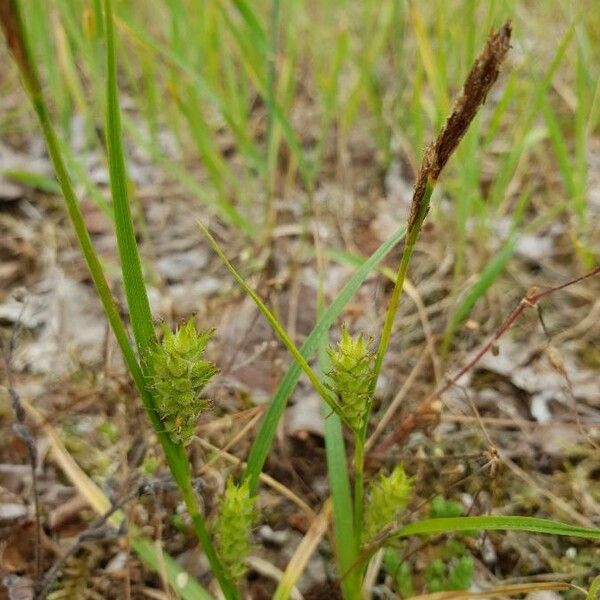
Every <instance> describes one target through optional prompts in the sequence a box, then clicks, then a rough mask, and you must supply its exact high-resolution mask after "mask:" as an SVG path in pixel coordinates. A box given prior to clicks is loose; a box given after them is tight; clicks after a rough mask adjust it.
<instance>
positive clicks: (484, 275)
mask: <svg viewBox="0 0 600 600" xmlns="http://www.w3.org/2000/svg"><path fill="white" fill-rule="evenodd" d="M517 240H518V236H517V234H515V233H513V234H511V235H510V236H509V238H508V239H507V240H506V242H504V245H503V246H502V247H501V248H500V250H499V251H498V252H497V253H496V254H495V255H494V256H493V258H492V260H490V262H488V264H487V265H486V266H485V268H484V269H483V271H482V272H481V276H480V277H479V278H478V279H477V281H476V282H475V283H474V284H473V285H472V286H471V288H470V289H469V291H468V292H467V293H466V294H465V296H464V298H463V299H462V300H461V301H460V303H459V305H458V306H457V307H456V309H455V311H454V312H453V314H452V316H451V317H450V320H449V321H448V325H447V326H446V331H445V332H444V342H443V354H446V352H447V351H448V349H449V347H450V343H451V342H452V338H453V337H454V334H455V333H456V330H457V329H458V328H459V327H460V325H461V324H462V323H463V321H464V320H465V319H466V318H467V317H468V316H469V315H470V314H471V311H472V310H473V307H474V306H475V303H476V302H477V300H479V298H481V296H483V295H484V294H485V293H486V292H487V290H488V289H489V288H490V286H491V285H492V284H493V283H494V281H496V279H498V276H499V275H500V273H502V271H503V270H504V267H505V266H506V263H507V262H508V261H509V260H510V258H511V256H512V255H513V252H514V250H515V246H516V243H517Z"/></svg>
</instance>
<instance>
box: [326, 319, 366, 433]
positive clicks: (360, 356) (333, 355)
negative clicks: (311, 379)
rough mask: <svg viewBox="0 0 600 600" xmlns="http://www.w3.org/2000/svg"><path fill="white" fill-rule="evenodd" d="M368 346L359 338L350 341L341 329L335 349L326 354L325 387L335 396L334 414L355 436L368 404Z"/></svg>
mask: <svg viewBox="0 0 600 600" xmlns="http://www.w3.org/2000/svg"><path fill="white" fill-rule="evenodd" d="M371 342H372V340H371V339H370V338H364V337H363V336H362V334H361V335H359V336H358V337H357V338H353V337H352V336H351V335H350V334H349V333H348V330H347V329H346V328H345V327H344V328H343V329H342V339H341V340H340V341H339V342H338V345H337V348H335V347H333V346H331V347H330V348H329V350H328V351H327V352H328V354H329V359H330V360H331V371H329V373H328V374H327V376H328V377H329V379H330V383H328V384H326V385H327V387H328V388H329V389H330V390H331V391H332V392H333V393H334V395H335V400H334V402H335V405H336V406H335V410H336V412H337V413H338V415H339V416H340V417H341V418H342V419H343V420H344V421H345V422H346V423H347V425H348V426H349V427H350V428H351V429H352V431H354V432H355V433H358V432H359V431H361V430H362V429H363V427H364V425H365V419H366V417H367V414H368V409H369V405H370V401H371V394H370V390H371V383H372V381H373V353H372V352H371Z"/></svg>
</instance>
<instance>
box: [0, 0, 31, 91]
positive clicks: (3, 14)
mask: <svg viewBox="0 0 600 600" xmlns="http://www.w3.org/2000/svg"><path fill="white" fill-rule="evenodd" d="M0 29H2V31H3V32H4V37H5V38H6V45H7V47H8V49H9V50H10V51H11V52H12V55H13V56H14V59H15V62H16V63H17V66H18V67H19V70H20V71H21V75H22V77H23V79H24V81H25V83H26V84H27V86H28V88H29V90H30V91H31V92H32V93H34V94H35V93H37V92H38V91H39V87H40V86H39V82H38V79H37V76H36V74H35V72H34V70H33V69H32V66H31V62H30V59H29V53H28V48H27V46H26V45H25V41H24V37H23V23H22V21H21V14H20V13H19V7H18V5H17V2H16V0H0Z"/></svg>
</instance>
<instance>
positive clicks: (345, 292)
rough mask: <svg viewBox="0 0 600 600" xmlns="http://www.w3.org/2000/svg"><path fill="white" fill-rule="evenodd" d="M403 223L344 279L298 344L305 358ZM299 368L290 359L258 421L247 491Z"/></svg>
mask: <svg viewBox="0 0 600 600" xmlns="http://www.w3.org/2000/svg"><path fill="white" fill-rule="evenodd" d="M405 231H406V228H405V227H401V228H400V229H398V230H397V231H396V232H395V233H394V234H392V235H391V236H390V237H389V239H387V240H386V241H385V242H384V243H383V244H382V245H381V246H380V247H379V248H378V249H377V250H376V251H375V252H374V253H373V254H372V255H371V256H370V257H369V259H368V260H366V261H365V262H364V263H363V264H362V265H361V266H360V268H359V269H358V270H357V271H356V273H354V275H353V276H352V278H351V279H350V280H349V281H348V283H346V285H345V286H344V288H343V289H342V291H341V292H340V293H339V294H338V296H337V297H336V299H335V300H334V301H333V302H332V303H331V306H329V308H328V309H327V310H326V311H325V312H324V313H323V315H322V316H321V318H320V319H319V321H318V322H317V324H316V325H315V327H314V328H313V330H312V331H311V332H310V334H309V335H308V337H307V338H306V341H305V342H304V344H303V345H302V347H301V348H300V353H301V354H302V355H303V356H304V358H305V359H306V360H307V359H308V358H310V356H311V355H312V354H313V352H314V351H315V350H316V349H317V346H318V343H319V340H320V339H321V337H322V336H323V335H324V334H325V333H326V332H327V331H328V330H329V328H330V327H331V325H332V324H333V322H334V321H335V320H336V319H337V318H338V316H339V315H340V314H341V312H342V310H343V309H344V307H345V306H346V304H347V303H348V302H349V300H350V299H351V298H352V296H354V294H355V293H356V291H357V290H358V288H359V287H360V286H361V285H362V283H363V281H364V280H365V279H366V278H367V276H368V275H369V273H371V271H372V270H373V269H374V268H375V267H376V266H377V265H378V264H379V263H380V262H381V261H382V260H383V259H384V258H385V257H386V256H387V254H388V253H389V252H390V251H391V250H392V249H393V248H394V247H395V246H396V245H397V244H398V243H400V241H401V240H402V239H403V238H404V233H405ZM300 373H301V369H300V366H299V365H298V364H297V363H295V362H294V363H293V364H292V365H291V366H290V368H289V369H288V371H287V373H286V374H285V377H284V378H283V379H282V380H281V383H280V384H279V386H278V388H277V390H276V391H275V394H274V396H273V399H272V400H271V403H270V405H269V408H268V410H267V412H266V414H265V416H264V418H263V420H262V422H261V425H260V429H259V432H258V434H257V436H256V438H255V440H254V444H253V445H252V448H251V449H250V454H249V456H248V463H247V467H246V473H245V477H248V478H249V479H250V491H251V493H252V494H255V493H256V489H257V487H258V482H259V476H260V473H261V471H262V468H263V465H264V464H265V460H266V458H267V454H268V452H269V448H270V447H271V444H272V442H273V438H274V437H275V432H276V430H277V424H278V423H279V420H280V419H281V416H282V415H283V411H284V410H285V407H286V403H287V400H288V398H289V397H290V395H291V394H292V392H293V391H294V388H295V387H296V384H297V383H298V379H299V378H300Z"/></svg>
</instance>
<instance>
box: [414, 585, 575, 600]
mask: <svg viewBox="0 0 600 600" xmlns="http://www.w3.org/2000/svg"><path fill="white" fill-rule="evenodd" d="M573 589H574V590H578V591H580V592H582V593H585V590H582V589H581V588H579V587H577V586H575V585H572V584H570V583H565V582H563V581H547V582H538V583H517V584H512V585H497V586H495V587H493V588H490V589H489V590H484V591H481V592H470V591H468V590H467V591H464V590H463V591H457V592H436V593H434V594H423V595H421V596H413V597H412V598H411V600H470V599H471V598H498V597H502V596H514V595H516V594H529V593H531V592H542V591H555V592H561V591H564V590H573Z"/></svg>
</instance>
